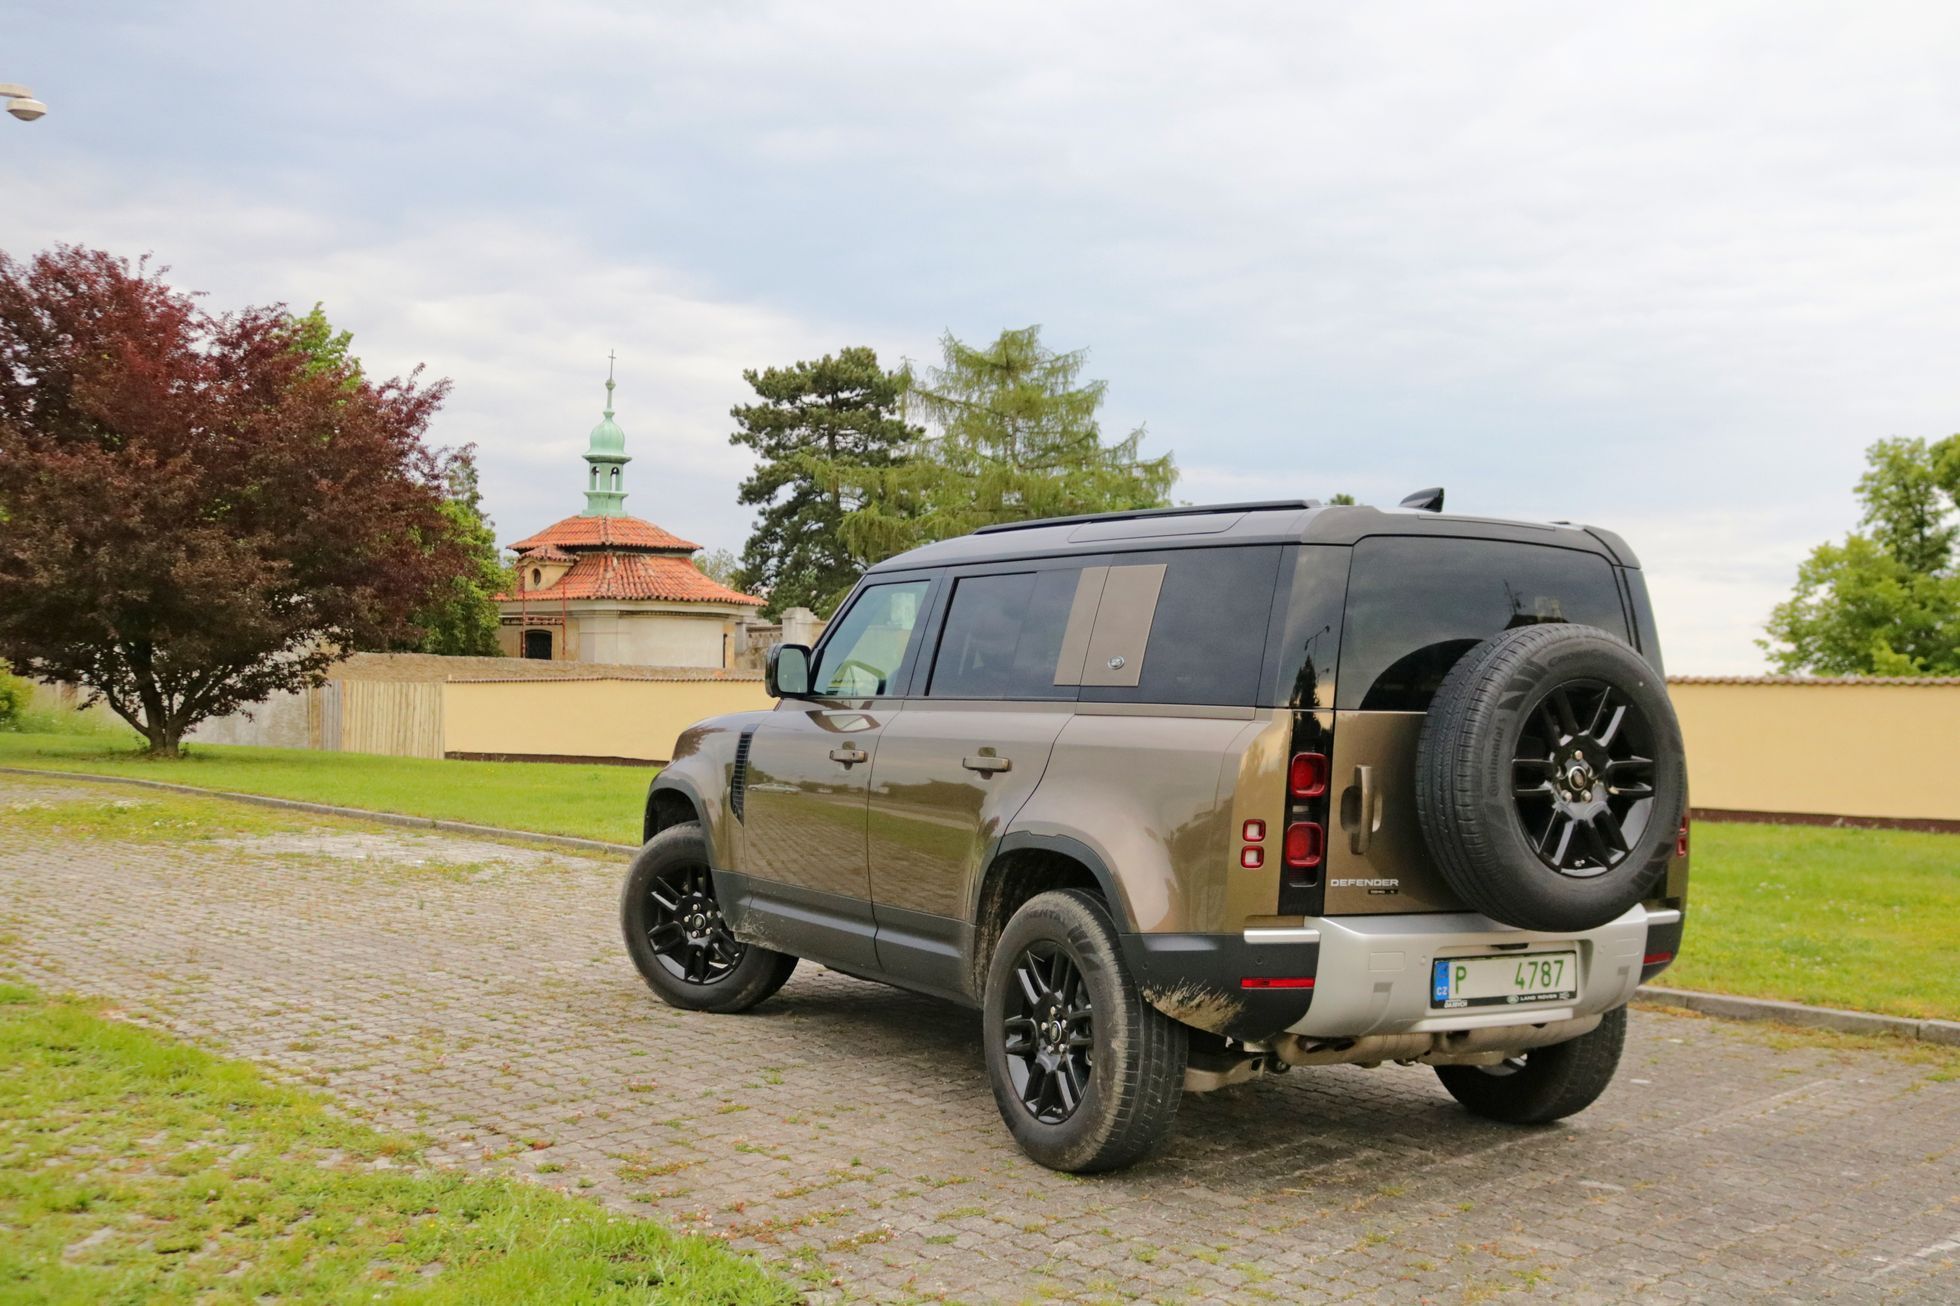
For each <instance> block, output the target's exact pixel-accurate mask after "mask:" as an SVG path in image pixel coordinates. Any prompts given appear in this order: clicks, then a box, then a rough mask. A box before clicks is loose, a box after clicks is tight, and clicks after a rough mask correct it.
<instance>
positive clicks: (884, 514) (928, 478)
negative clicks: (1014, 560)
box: [844, 326, 1177, 558]
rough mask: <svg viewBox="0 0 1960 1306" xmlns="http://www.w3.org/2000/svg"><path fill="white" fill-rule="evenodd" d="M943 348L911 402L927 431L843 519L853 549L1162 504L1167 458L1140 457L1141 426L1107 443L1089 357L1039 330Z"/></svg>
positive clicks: (888, 550)
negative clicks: (1086, 372)
mask: <svg viewBox="0 0 1960 1306" xmlns="http://www.w3.org/2000/svg"><path fill="white" fill-rule="evenodd" d="M940 348H941V352H942V355H943V358H942V362H941V365H940V366H938V367H936V368H932V369H930V370H928V371H927V373H926V374H925V376H924V377H923V378H919V379H914V381H913V384H912V386H911V388H910V392H909V395H908V402H909V403H910V404H911V405H912V406H913V407H914V408H915V409H916V410H917V411H918V412H919V413H920V414H922V415H923V416H924V417H925V418H926V419H928V421H930V423H931V424H932V428H933V431H934V434H933V435H932V436H931V437H930V438H928V439H926V440H923V441H922V442H921V445H920V448H919V451H918V455H917V456H916V457H914V458H911V459H907V460H905V461H904V462H901V463H899V464H897V465H895V466H894V467H892V468H890V469H889V470H887V471H884V472H882V473H879V474H877V475H875V476H874V477H871V478H866V479H868V480H869V481H870V483H871V485H872V487H873V492H871V493H867V494H866V495H865V506H864V507H863V508H861V509H860V510H859V511H857V512H856V513H853V514H851V515H850V516H849V517H848V518H847V519H846V521H845V523H844V532H845V536H846V538H847V539H848V540H849V542H850V543H851V545H852V547H853V549H854V550H855V551H856V552H858V553H860V554H864V555H867V556H870V557H876V558H882V557H889V556H890V555H891V554H893V553H897V552H900V551H901V550H903V549H907V548H911V547H913V546H915V545H918V544H922V543H926V542H929V541H932V540H941V539H947V538H949V537H951V536H955V535H964V534H966V533H968V532H970V531H972V530H975V529H977V528H978V527H981V526H987V525H992V524H994V523H996V522H1009V521H1026V520H1029V519H1031V518H1035V517H1055V516H1063V515H1067V514H1071V513H1085V512H1116V511H1121V510H1124V509H1130V508H1159V507H1164V506H1167V505H1168V504H1169V502H1170V499H1169V495H1170V491H1171V487H1172V486H1173V485H1175V484H1176V483H1177V468H1176V466H1175V464H1174V463H1173V462H1172V460H1171V456H1170V455H1169V454H1165V455H1163V456H1161V457H1158V458H1143V457H1141V456H1140V455H1139V452H1138V450H1139V448H1140V447H1141V445H1142V443H1143V437H1144V434H1145V431H1144V428H1143V427H1141V426H1139V427H1137V428H1136V429H1135V430H1133V431H1131V432H1130V433H1129V434H1128V435H1126V436H1124V437H1123V438H1122V439H1120V440H1116V441H1114V442H1113V443H1109V444H1105V443H1104V442H1103V437H1102V428H1101V426H1100V425H1099V424H1098V422H1097V420H1096V411H1097V410H1098V409H1099V408H1101V407H1102V402H1103V397H1104V394H1105V392H1106V391H1107V389H1108V383H1107V382H1104V381H1083V380H1082V379H1081V378H1082V367H1083V364H1084V362H1086V361H1087V357H1088V355H1087V352H1086V351H1084V350H1075V351H1073V352H1071V353H1066V354H1058V353H1056V352H1055V351H1054V350H1052V349H1049V348H1048V347H1047V346H1046V345H1044V344H1042V342H1041V328H1040V327H1039V326H1030V327H1022V328H1020V329H1018V330H1007V331H1002V332H1001V333H1000V335H999V337H998V338H996V339H995V340H994V341H993V343H991V344H989V345H986V346H984V347H978V348H976V347H975V346H972V345H969V344H966V343H964V342H963V341H961V340H959V339H957V338H956V337H954V336H953V335H951V334H950V333H949V334H947V335H946V336H945V337H943V338H942V339H941V341H940Z"/></svg>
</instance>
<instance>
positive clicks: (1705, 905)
mask: <svg viewBox="0 0 1960 1306" xmlns="http://www.w3.org/2000/svg"><path fill="white" fill-rule="evenodd" d="M0 765H11V766H32V767H42V768H46V769H49V770H70V771H87V772H96V773H100V774H106V775H132V776H141V777H146V778H150V779H157V780H171V781H175V782H177V783H180V784H190V785H200V786H205V787H208V788H212V789H230V790H236V791H239V792H243V793H253V794H272V795H276V796H279V797H284V798H301V799H307V800H310V801H313V802H323V803H333V804H336V805H339V806H345V807H361V808H367V809H369V810H374V811H389V812H407V813H410V814H413V815H417V816H433V817H443V818H447V819H450V820H458V821H476V822H480V823H482V824H484V825H496V826H502V827H504V828H506V829H514V830H535V831H541V832H544V833H547V834H573V835H583V836H585V837H587V838H593V839H607V840H611V841H613V842H615V843H627V844H630V843H637V842H638V841H639V837H640V813H641V809H642V806H643V804H644V802H645V798H646V786H647V782H648V780H650V779H651V778H652V776H653V774H654V770H655V768H653V767H652V766H648V767H646V768H644V769H642V768H639V767H623V766H561V765H556V764H552V763H531V762H437V761H426V760H423V759H419V758H404V757H375V756H370V755H367V754H359V753H317V752H306V751H303V750H292V749H274V748H230V747H223V746H217V745H202V746H197V747H195V749H194V751H193V753H192V755H191V756H190V757H189V758H187V759H186V760H184V761H181V762H156V761H149V760H146V759H144V758H142V757H139V756H138V755H136V753H135V752H134V751H133V750H132V749H131V748H130V747H128V746H127V745H124V744H120V743H115V742H105V741H104V740H103V739H101V738H89V737H81V736H74V735H10V734H0ZM1956 957H1960V836H1956V835H1948V834H1916V833H1910V832H1906V831H1899V830H1836V829H1828V828H1824V827H1820V826H1800V825H1718V824H1714V823H1712V822H1702V823H1700V824H1697V825H1696V827H1695V861H1694V878H1693V880H1692V882H1691V884H1690V886H1689V893H1688V933H1687V940H1686V943H1685V945H1684V948H1683V951H1682V956H1681V959H1680V960H1679V961H1678V962H1676V963H1675V965H1674V966H1673V968H1672V969H1670V970H1668V971H1667V972H1666V973H1665V974H1664V975H1663V977H1662V980H1661V982H1662V983H1664V984H1669V985H1675V986H1678V987H1681V988H1693V989H1707V990H1710V991H1713V992H1719V993H1738V994H1743V995H1745V996H1750V997H1763V998H1785V999H1789V1000H1791V1001H1796V1002H1812V1003H1819V1004H1823V1005H1826V1006H1837V1007H1854V1008H1857V1009H1859V1010H1863V1011H1877V1012H1883V1013H1886V1014H1888V1015H1897V1016H1917V1017H1927V1016H1933V1017H1940V1018H1943V1019H1948V1020H1955V1019H1960V966H1956V965H1954V959H1955V958H1956Z"/></svg>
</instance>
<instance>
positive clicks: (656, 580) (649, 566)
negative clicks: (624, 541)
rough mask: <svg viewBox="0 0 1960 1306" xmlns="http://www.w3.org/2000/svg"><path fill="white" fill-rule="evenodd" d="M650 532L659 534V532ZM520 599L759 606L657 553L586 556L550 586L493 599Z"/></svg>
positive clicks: (690, 566) (683, 561)
mask: <svg viewBox="0 0 1960 1306" xmlns="http://www.w3.org/2000/svg"><path fill="white" fill-rule="evenodd" d="M573 520H575V521H576V520H578V519H577V518H574V519H573ZM590 520H596V521H620V520H626V521H631V520H632V518H630V517H629V518H623V519H622V518H618V517H613V518H605V517H600V518H593V519H590ZM562 524H563V523H560V525H562ZM645 524H646V523H644V522H642V523H641V525H645ZM553 529H554V530H555V529H557V528H556V527H554V528H553ZM654 529H655V530H658V529H659V527H654ZM663 533H664V532H663ZM670 538H671V537H670ZM520 598H528V599H529V600H530V601H531V602H532V603H556V602H557V601H559V600H560V599H664V600H666V601H668V602H670V603H739V604H742V605H744V606H747V607H761V606H762V600H761V599H759V598H757V597H755V596H754V595H753V594H743V593H740V592H739V591H736V590H732V589H730V588H728V586H726V585H724V584H722V583H721V582H720V581H718V580H715V579H713V578H711V577H709V576H706V575H704V574H702V572H701V569H700V568H698V567H696V566H695V565H694V564H693V563H692V562H690V561H688V560H687V559H686V558H678V557H674V556H673V555H671V554H657V553H589V554H586V555H585V556H584V557H581V558H580V559H579V560H578V561H577V562H575V563H573V564H572V569H571V570H570V571H568V572H566V573H565V574H564V575H563V576H560V577H559V578H558V580H557V581H556V582H555V583H554V584H550V585H547V586H545V587H544V588H543V589H535V590H531V591H530V592H529V593H528V594H522V595H520V594H514V593H513V594H499V595H498V596H497V599H498V601H499V602H502V603H515V602H517V601H518V600H519V599H520Z"/></svg>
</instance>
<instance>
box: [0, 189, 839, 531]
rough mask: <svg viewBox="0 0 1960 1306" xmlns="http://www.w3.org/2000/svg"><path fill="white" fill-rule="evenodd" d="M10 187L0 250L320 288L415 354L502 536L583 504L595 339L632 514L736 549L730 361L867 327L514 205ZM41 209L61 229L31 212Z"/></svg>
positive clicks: (198, 280) (380, 340)
mask: <svg viewBox="0 0 1960 1306" xmlns="http://www.w3.org/2000/svg"><path fill="white" fill-rule="evenodd" d="M19 201H20V202H19V204H18V205H17V206H15V207H14V209H13V212H11V213H9V214H7V215H3V216H0V246H4V247H6V248H9V249H20V250H28V249H33V248H37V247H40V246H43V245H47V244H51V243H53V242H54V241H55V240H57V239H63V240H70V241H79V242H82V243H86V244H97V245H101V246H103V247H106V248H110V249H115V250H119V251H141V250H145V249H148V250H153V251H155V253H156V254H157V256H158V259H159V260H160V261H162V262H166V263H168V264H169V265H170V267H171V274H170V275H171V280H172V281H173V282H174V283H175V284H178V285H181V286H184V287H187V288H195V289H199V290H203V291H206V292H208V295H209V299H208V300H207V303H208V304H209V305H210V306H211V307H213V308H223V307H226V306H237V305H242V304H245V303H248V302H259V303H262V302H268V301H273V300H281V299H283V300H285V301H287V302H289V303H291V304H293V305H295V306H296V307H298V308H302V309H303V308H304V307H306V306H307V305H309V304H311V303H312V302H313V301H314V300H316V299H318V300H322V301H324V302H325V305H326V309H327V313H328V316H329V318H330V319H332V320H333V322H334V323H335V324H336V325H337V326H342V327H347V328H351V329H353V330H354V332H355V340H354V347H355V352H356V353H358V354H359V355H360V356H361V357H362V359H363V361H364V363H365V365H366V366H367V368H368V370H369V371H370V372H371V373H372V374H375V375H377V376H388V375H402V374H406V373H407V372H408V371H409V370H410V369H412V368H414V367H415V366H417V365H418V364H420V365H422V366H424V367H425V368H426V373H425V376H426V377H429V378H433V377H448V378H449V379H450V380H451V381H452V382H454V389H453V391H452V393H451V397H450V399H449V401H448V403H447V404H446V405H445V406H444V409H443V411H442V413H441V414H440V415H439V416H438V418H437V419H436V422H435V425H434V428H433V431H432V435H431V439H432V442H433V443H436V444H445V445H460V444H464V443H469V442H475V443H476V444H477V445H478V448H479V457H480V460H481V463H482V466H483V473H484V488H485V492H486V497H487V499H488V500H489V504H490V507H491V509H492V511H493V514H494V515H495V516H496V517H497V522H498V528H499V531H498V533H499V535H500V537H502V538H503V539H505V540H512V539H516V538H519V537H520V536H521V535H523V534H528V533H529V532H530V531H533V530H536V529H539V528H541V527H542V526H544V525H546V524H548V523H549V522H552V521H555V520H557V518H559V517H562V516H569V515H571V514H572V513H574V512H577V511H579V510H580V509H581V508H582V507H583V506H584V498H583V495H582V493H581V486H582V484H583V479H584V478H583V470H584V465H583V464H582V463H581V462H580V461H579V457H578V456H579V454H581V453H582V452H584V449H585V446H586V432H587V431H588V430H589V429H590V428H591V426H592V425H593V424H594V423H595V422H597V421H598V420H599V411H600V409H601V407H602V406H603V401H604V397H605V391H604V389H603V384H604V381H605V376H606V355H607V353H608V352H609V351H610V350H614V349H617V350H618V352H619V355H620V358H619V365H618V377H619V382H620V389H619V391H618V396H617V404H618V409H619V418H618V420H619V422H620V424H621V425H622V426H623V427H624V428H625V429H626V432H627V437H628V449H627V451H628V452H629V453H630V454H632V455H633V458H634V462H633V463H632V465H631V467H630V468H629V469H628V480H627V486H628V491H629V496H630V497H629V506H630V508H631V510H632V511H634V512H635V513H637V514H639V515H643V516H646V517H650V518H652V519H654V520H657V521H659V522H660V523H661V524H663V525H665V526H667V527H668V528H669V529H671V530H673V531H675V532H676V533H677V534H681V535H684V536H688V537H690V538H693V539H696V540H699V541H701V542H703V543H705V544H709V545H710V546H715V547H730V548H737V549H739V547H740V545H741V541H742V539H743V537H744V535H745V534H746V531H747V519H748V510H747V509H743V508H740V507H739V506H738V505H737V504H736V503H735V501H734V487H735V484H736V482H737V481H739V480H740V479H741V477H742V476H743V475H744V474H746V471H747V469H748V465H749V463H748V456H747V454H746V453H745V452H744V451H741V450H738V449H734V448H732V447H730V446H729V444H728V443H727V433H728V431H729V429H730V428H731V426H732V423H731V422H730V421H729V420H728V415H727V414H728V408H729V406H730V405H731V404H732V403H736V402H740V401H742V400H743V398H744V397H745V396H748V391H747V387H746V385H745V384H744V382H743V381H742V378H741V372H742V369H743V368H745V367H752V366H758V365H768V364H772V363H777V362H781V361H784V360H787V359H792V358H798V357H805V356H814V355H816V354H820V353H823V352H825V351H828V350H834V349H835V348H837V347H838V346H839V345H840V344H844V343H853V342H857V341H860V340H863V339H864V338H865V337H866V334H867V333H866V332H865V331H864V330H863V329H862V328H860V327H847V326H840V325H836V324H823V323H812V322H808V321H803V320H799V319H797V318H794V317H792V316H790V315H788V314H785V313H782V312H778V311H775V310H772V309H770V308H768V307H766V306H760V305H750V304H742V303H734V302H728V301H725V300H716V299H712V298H708V297H705V296H703V295H702V294H701V293H699V292H698V291H695V290H692V289H690V288H688V287H687V285H686V284H685V279H684V278H682V277H680V276H677V275H676V274H674V273H673V272H672V271H671V270H669V269H666V268H663V267H659V266H657V265H650V264H646V263H641V262H634V263H621V262H619V261H617V260H615V259H612V258H610V257H606V256H603V255H601V254H599V253H597V252H595V251H593V250H590V249H587V248H584V247H583V246H582V245H581V244H580V243H579V242H578V241H577V240H576V239H575V238H574V237H572V236H571V235H569V234H566V233H562V232H555V231H552V230H550V229H548V228H546V227H544V226H542V225H541V224H538V223H535V222H527V221H525V220H524V219H522V218H521V217H518V216H504V217H494V216H489V215H486V216H485V217H484V218H482V219H480V220H477V221H474V222H469V223H452V224H446V225H445V226H444V227H443V228H442V229H441V230H439V231H428V232H382V231H376V230H371V229H369V230H349V229H348V228H347V227H344V226H339V225H336V224H334V223H332V222H329V221H326V220H323V219H321V218H318V217H315V216H310V215H308V214H307V213H305V212H303V211H299V210H292V209H284V208H280V207H278V206H276V205H274V204H271V203H268V202H265V201H257V200H253V199H251V198H249V197H245V196H216V197H214V196H212V195H210V194H208V193H206V192H202V191H200V192H198V193H196V194H192V193H191V192H190V190H189V189H188V188H178V189H173V190H171V191H167V192H161V193H158V192H152V193H150V194H147V195H145V196H143V197H142V198H140V199H135V198H130V197H123V196H120V195H119V194H118V193H117V190H116V187H115V186H114V185H113V183H111V182H108V181H105V180H104V179H102V178H100V177H90V178H72V177H71V178H66V179H63V180H61V181H57V182H49V181H42V182H39V183H35V184H31V185H30V186H29V187H27V188H26V189H25V190H23V191H22V192H19ZM57 213H58V214H61V215H62V219H61V222H60V225H59V228H58V229H57V228H55V227H54V226H53V224H51V223H48V222H47V221H46V219H45V215H51V214H57ZM24 215H42V216H40V217H38V218H37V217H35V216H24ZM213 215H222V220H221V221H213ZM748 397H752V396H748Z"/></svg>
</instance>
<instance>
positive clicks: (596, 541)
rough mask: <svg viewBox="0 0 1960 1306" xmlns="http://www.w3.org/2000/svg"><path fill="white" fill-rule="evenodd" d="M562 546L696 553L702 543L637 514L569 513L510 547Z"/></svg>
mask: <svg viewBox="0 0 1960 1306" xmlns="http://www.w3.org/2000/svg"><path fill="white" fill-rule="evenodd" d="M548 544H549V545H556V546H558V547H559V548H562V549H618V548H624V549H661V550H668V551H672V552H676V553H693V552H695V551H697V550H698V549H700V547H701V546H700V545H698V544H695V543H694V542H692V541H691V540H684V539H682V538H681V537H680V536H678V535H670V534H668V533H667V532H666V531H663V530H661V529H660V528H659V527H658V526H655V525H654V524H653V523H652V522H650V521H642V520H640V519H639V518H638V517H567V518H566V519H565V520H564V521H561V522H557V523H555V524H553V525H550V526H547V527H545V528H544V529H543V530H541V531H539V532H538V533H537V534H536V535H533V536H531V537H530V538H528V539H522V540H519V541H518V542H517V543H515V544H513V545H511V546H510V547H511V548H513V549H515V550H517V552H519V553H525V552H528V551H530V550H531V549H536V548H541V547H543V546H545V545H548Z"/></svg>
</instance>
